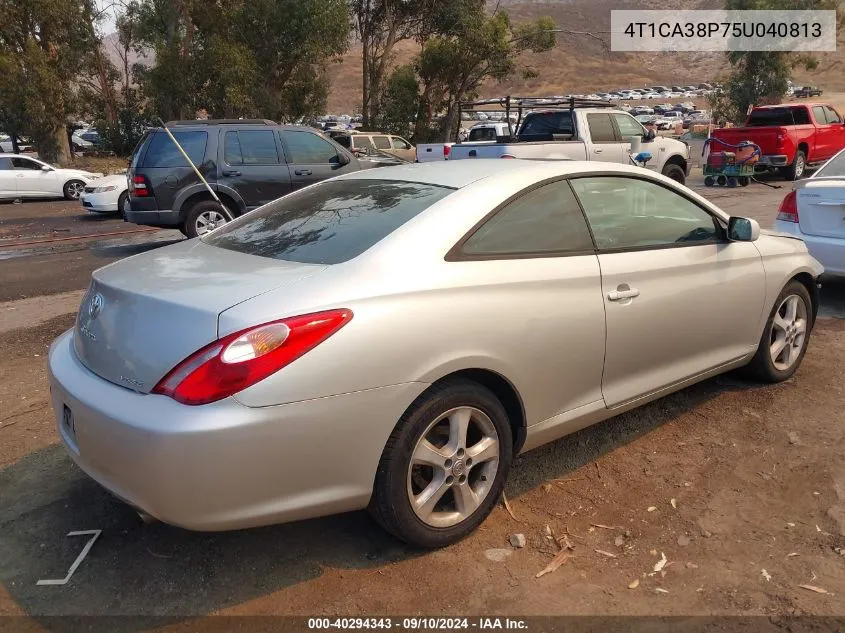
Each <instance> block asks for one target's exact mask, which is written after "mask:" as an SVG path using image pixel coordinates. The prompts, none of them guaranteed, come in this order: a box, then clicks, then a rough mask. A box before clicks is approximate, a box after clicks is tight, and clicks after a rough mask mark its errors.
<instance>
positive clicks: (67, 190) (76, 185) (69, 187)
mask: <svg viewBox="0 0 845 633" xmlns="http://www.w3.org/2000/svg"><path fill="white" fill-rule="evenodd" d="M83 191H85V183H84V182H83V181H81V180H68V181H67V182H66V183H65V186H64V187H63V188H62V192H63V193H64V196H65V198H66V199H67V200H79V196H81V195H82V192H83Z"/></svg>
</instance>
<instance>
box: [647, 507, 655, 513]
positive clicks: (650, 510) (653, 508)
mask: <svg viewBox="0 0 845 633" xmlns="http://www.w3.org/2000/svg"><path fill="white" fill-rule="evenodd" d="M655 510H657V506H649V507H647V508H646V509H645V511H646V512H654V511H655Z"/></svg>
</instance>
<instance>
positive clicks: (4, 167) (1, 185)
mask: <svg viewBox="0 0 845 633" xmlns="http://www.w3.org/2000/svg"><path fill="white" fill-rule="evenodd" d="M17 192H18V183H17V178H15V171H14V170H13V169H12V159H11V158H6V157H0V198H15V197H17V195H18V193H17Z"/></svg>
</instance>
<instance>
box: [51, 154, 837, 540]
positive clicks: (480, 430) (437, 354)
mask: <svg viewBox="0 0 845 633" xmlns="http://www.w3.org/2000/svg"><path fill="white" fill-rule="evenodd" d="M821 273H822V267H821V265H820V264H819V263H818V262H817V261H816V260H814V259H813V258H812V257H811V256H810V255H809V254H808V253H807V249H806V248H805V246H804V243H803V242H802V241H800V240H798V239H794V238H791V237H788V236H783V235H778V234H773V233H771V234H770V233H767V232H764V231H760V228H759V226H758V225H757V223H756V222H755V221H754V220H749V219H745V218H740V217H729V216H727V215H726V214H725V213H723V212H722V211H720V210H719V209H718V208H717V207H715V206H713V205H712V204H711V203H710V202H708V201H707V200H705V199H704V198H702V197H700V196H698V195H696V194H695V193H693V192H691V191H690V190H689V189H686V188H685V187H683V186H681V185H678V184H677V183H675V182H674V181H672V180H669V179H668V178H665V177H663V176H660V175H658V174H655V173H652V172H650V171H647V170H644V169H641V168H637V167H626V166H622V165H616V164H602V163H587V162H529V161H525V162H523V161H517V160H509V161H492V160H474V161H473V160H467V161H453V162H441V163H426V164H416V165H404V166H399V167H387V168H383V169H377V170H376V169H373V170H367V171H362V172H355V173H352V174H349V175H347V176H342V177H340V178H336V179H334V180H329V181H325V182H322V183H319V184H316V185H313V186H311V187H308V188H306V189H301V190H299V191H297V192H295V193H292V194H290V195H288V196H285V197H284V198H281V199H279V200H276V201H275V202H272V203H270V204H267V205H265V206H264V207H261V208H259V209H257V210H255V211H253V212H251V213H248V214H246V215H244V216H242V217H240V218H237V219H236V220H234V221H233V222H230V223H228V224H226V225H224V226H222V227H220V228H218V229H217V230H215V231H213V232H211V233H209V234H207V235H206V236H204V237H202V238H200V239H194V240H189V241H185V242H182V243H180V244H175V245H172V246H168V247H165V248H160V249H158V250H155V251H152V252H148V253H144V254H141V255H136V256H135V257H130V258H128V259H124V260H123V261H120V262H117V263H114V264H111V265H109V266H106V267H105V268H101V269H100V270H98V271H96V272H95V273H94V274H93V279H92V281H91V286H90V288H89V290H88V293H87V295H86V296H85V298H84V299H83V302H82V306H81V308H80V311H79V316H78V318H77V321H76V326H75V327H74V329H73V330H72V331H68V332H66V333H64V334H63V335H61V336H60V337H59V338H58V339H57V340H56V341H55V342H54V343H53V345H52V348H51V350H50V361H49V366H50V377H51V383H52V402H53V407H54V409H55V413H56V419H57V424H58V430H59V433H60V434H61V437H62V440H63V441H64V443H65V445H66V446H67V449H68V452H69V453H70V455H71V457H72V458H73V459H74V460H75V461H76V463H77V464H78V465H79V466H80V467H81V468H82V469H83V470H84V471H85V472H86V473H88V474H89V475H90V476H91V477H92V478H94V479H95V480H96V481H98V482H100V483H101V484H102V485H103V486H105V487H106V488H108V489H109V490H110V491H112V492H113V493H114V494H115V495H117V496H118V497H120V498H122V499H123V500H125V501H126V502H128V503H129V504H131V505H133V506H135V507H136V508H138V509H140V510H142V511H144V512H146V513H148V514H149V515H152V516H153V517H155V518H158V519H160V520H162V521H165V522H168V523H171V524H175V525H179V526H183V527H186V528H190V529H195V530H228V529H234V528H242V527H248V526H256V525H262V524H268V523H276V522H282V521H291V520H296V519H303V518H307V517H315V516H319V515H326V514H332V513H336V512H344V511H348V510H357V509H360V508H369V509H370V511H371V512H372V513H373V515H374V516H375V517H376V519H377V520H378V521H379V522H380V523H381V525H383V526H384V527H385V528H386V529H387V530H389V531H390V532H392V533H393V534H395V535H397V536H398V537H400V538H402V539H404V540H406V541H407V542H409V543H412V544H415V545H418V546H424V547H437V546H442V545H445V544H448V543H451V542H453V541H455V540H457V539H459V538H461V537H462V536H464V535H466V534H467V533H469V532H470V531H472V530H473V529H474V528H475V527H477V526H478V525H479V524H480V523H481V521H483V520H484V518H485V517H486V516H487V514H488V513H489V512H490V511H491V509H492V508H493V506H494V504H495V503H496V501H497V499H498V498H499V496H500V493H501V491H502V487H503V485H504V483H505V479H506V477H507V475H508V470H509V468H510V466H511V462H512V461H513V458H514V456H515V455H516V454H518V453H520V452H523V451H527V450H529V449H532V448H534V447H536V446H539V445H541V444H544V443H546V442H550V441H552V440H555V439H557V438H559V437H561V436H564V435H566V434H568V433H572V432H573V431H577V430H578V429H581V428H584V427H585V426H587V425H590V424H593V423H596V422H599V421H600V420H604V419H606V418H609V417H611V416H613V415H616V414H618V413H620V412H622V411H626V410H628V409H631V408H633V407H636V406H638V405H641V404H643V403H645V402H648V401H650V400H654V399H655V398H659V397H660V396H663V395H665V394H668V393H670V392H672V391H675V390H678V389H681V388H683V387H685V386H687V385H690V384H692V383H694V382H697V381H700V380H703V379H705V378H707V377H709V376H713V375H715V374H719V373H721V372H725V371H728V370H731V369H735V368H740V367H742V368H743V369H744V371H746V372H747V373H748V374H749V375H751V376H752V377H754V378H755V379H757V380H762V381H767V382H777V381H782V380H786V379H787V378H789V377H790V376H792V374H793V373H794V372H795V371H796V369H797V368H798V366H799V365H800V363H801V359H802V357H803V355H804V352H805V350H806V348H807V342H808V339H809V335H810V331H811V330H812V327H813V321H814V318H815V315H816V309H817V305H818V299H817V296H818V292H817V285H816V278H817V277H818V275H820V274H821Z"/></svg>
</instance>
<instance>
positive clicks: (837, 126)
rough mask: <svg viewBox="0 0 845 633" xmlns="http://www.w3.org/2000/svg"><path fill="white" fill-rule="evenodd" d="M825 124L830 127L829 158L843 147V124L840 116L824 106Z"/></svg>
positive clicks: (844, 139) (844, 145)
mask: <svg viewBox="0 0 845 633" xmlns="http://www.w3.org/2000/svg"><path fill="white" fill-rule="evenodd" d="M824 112H825V116H826V117H827V123H828V125H829V126H830V142H831V156H832V155H834V154H836V153H837V152H838V151H839V150H841V149H842V148H843V147H845V123H843V121H842V115H840V114H839V113H838V112H837V111H836V110H834V109H833V108H831V107H830V106H824Z"/></svg>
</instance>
